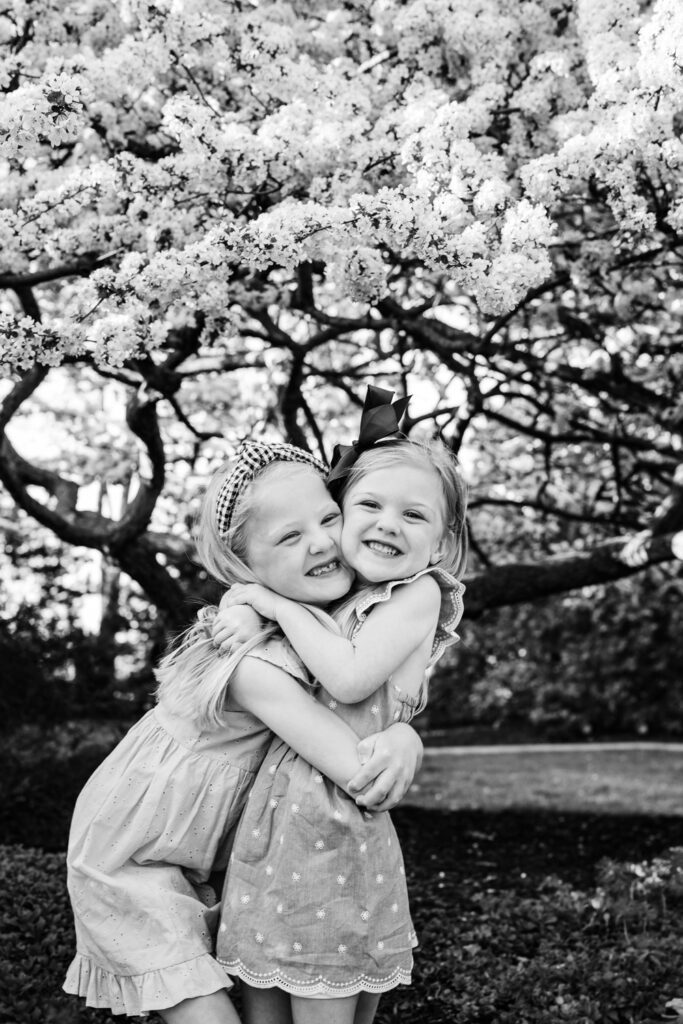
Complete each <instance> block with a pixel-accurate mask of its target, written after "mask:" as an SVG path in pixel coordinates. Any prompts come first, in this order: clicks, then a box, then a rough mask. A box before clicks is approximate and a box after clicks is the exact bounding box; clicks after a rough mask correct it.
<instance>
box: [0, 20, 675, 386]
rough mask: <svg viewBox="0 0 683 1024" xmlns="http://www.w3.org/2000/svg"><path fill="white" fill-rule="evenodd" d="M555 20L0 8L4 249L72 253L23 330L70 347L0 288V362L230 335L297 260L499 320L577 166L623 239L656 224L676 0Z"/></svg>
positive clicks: (119, 356) (551, 238)
mask: <svg viewBox="0 0 683 1024" xmlns="http://www.w3.org/2000/svg"><path fill="white" fill-rule="evenodd" d="M37 8H40V10H38V9H37ZM29 15H30V16H31V24H32V32H31V33H28V34H27V33H25V32H24V29H25V25H26V21H27V19H28V18H29ZM559 17H560V16H559V14H558V13H557V12H554V11H552V10H550V9H549V7H548V5H546V4H542V3H540V2H533V0H523V2H521V3H520V2H514V0H475V2H474V3H471V4H468V5H466V8H463V6H462V5H461V4H455V3H454V2H453V0H409V2H408V3H404V2H398V0H376V2H375V3H374V4H372V5H371V6H370V7H368V8H363V10H359V11H357V12H355V13H354V12H353V11H352V10H351V9H350V8H345V9H344V10H341V9H339V8H338V7H337V6H335V4H334V3H332V2H325V3H323V4H321V5H319V8H318V9H316V13H315V15H313V14H311V12H310V9H309V8H308V6H307V5H303V4H296V3H294V4H285V3H282V2H279V0H268V2H263V3H259V4H258V5H251V4H239V3H226V2H224V0H208V2H207V3H205V4H203V5H201V9H200V8H199V6H198V5H194V4H185V3H180V2H174V0H158V2H155V3H148V2H143V0H125V2H124V0H120V2H118V3H115V4H112V3H105V2H104V0H89V2H87V3H82V2H76V0H69V2H66V3H65V4H63V5H62V9H61V10H60V11H59V12H56V10H55V6H54V5H53V4H51V3H49V2H48V0H42V2H40V3H38V4H37V5H36V4H35V3H34V4H32V5H31V12H29V9H28V6H27V5H26V4H22V3H16V4H14V13H13V15H11V16H10V15H5V16H4V17H3V19H2V22H1V23H0V40H4V42H5V43H6V44H7V45H8V46H9V47H10V48H12V57H11V60H10V61H9V62H8V64H7V65H6V67H5V70H4V72H3V74H4V75H5V83H4V84H5V88H6V89H9V87H10V83H11V86H12V89H11V91H8V92H6V93H5V96H4V98H3V99H2V100H0V161H2V164H1V166H0V173H1V174H2V177H3V184H4V185H5V187H4V189H3V208H2V209H1V210H0V242H1V243H2V244H1V246H0V250H1V251H2V254H3V262H4V267H3V268H2V269H3V271H4V273H5V274H15V275H16V274H19V273H26V274H31V273H36V272H40V271H46V270H49V269H50V268H51V267H54V266H62V265H63V266H65V267H67V268H68V266H69V265H70V264H72V265H74V267H76V270H75V272H74V273H75V277H74V275H71V276H70V275H69V274H68V273H65V275H64V277H65V279H67V278H68V282H69V283H68V287H63V288H61V289H60V288H59V286H58V285H56V284H54V283H53V284H50V285H49V286H46V294H47V295H48V306H49V310H50V317H51V318H52V319H51V323H50V324H49V325H47V326H46V327H45V337H46V338H47V337H50V338H53V337H54V335H55V334H56V333H59V332H58V330H57V326H56V325H57V324H58V323H59V331H64V332H65V334H66V336H67V338H68V341H61V342H59V343H54V342H51V343H50V344H47V343H46V345H45V347H44V349H43V348H41V345H40V344H39V343H38V341H36V340H35V339H37V338H39V337H42V335H41V334H40V332H39V331H38V329H37V328H36V329H35V330H34V332H33V334H32V335H31V337H32V338H33V339H34V340H33V341H29V340H28V336H27V340H26V353H25V354H22V355H20V353H19V349H18V342H17V338H18V337H19V335H20V334H21V331H22V330H23V328H21V327H20V324H21V323H23V319H22V318H24V319H25V311H22V310H20V309H19V307H18V304H17V303H16V302H14V301H13V300H12V301H10V300H7V301H6V303H5V306H4V307H3V310H4V313H3V327H2V334H1V336H0V361H1V362H2V363H3V364H4V365H6V366H7V367H8V368H9V369H10V370H17V369H21V367H23V366H26V365H28V364H29V363H30V361H31V359H36V358H37V359H40V358H42V357H41V352H43V351H44V353H45V359H46V360H48V361H53V360H54V359H55V358H56V356H55V353H57V352H66V351H74V346H76V347H78V346H79V345H84V346H85V347H86V349H85V350H87V351H88V352H89V353H90V354H91V355H92V356H93V357H94V358H95V359H96V360H98V361H101V362H104V363H114V364H116V365H121V363H122V362H125V360H126V359H127V358H130V357H132V356H133V355H134V354H136V353H140V352H142V351H144V350H145V349H152V350H153V349H154V348H156V347H158V346H159V345H162V344H163V341H164V338H165V337H166V335H167V333H168V330H170V329H171V328H172V327H177V326H179V325H180V326H182V324H183V323H185V322H186V323H191V322H192V320H193V318H194V317H195V316H196V315H197V314H201V316H202V318H203V320H204V322H206V323H208V324H210V325H212V331H210V332H208V334H207V337H208V336H209V334H211V333H213V334H214V335H215V334H221V332H223V334H224V335H225V334H226V332H227V333H228V334H229V332H230V331H231V330H234V329H235V326H236V324H239V323H242V322H243V321H244V317H245V316H248V313H245V310H246V311H248V310H249V309H250V308H262V307H263V296H264V287H265V286H264V278H270V280H269V283H268V285H267V287H268V288H270V292H269V293H268V294H269V295H270V299H271V301H272V303H273V305H275V306H278V307H280V308H286V307H287V305H288V295H289V285H288V284H287V275H288V274H289V275H290V276H291V275H292V273H293V272H294V271H295V270H296V268H297V267H299V266H300V265H301V264H304V263H305V264H313V265H315V266H316V267H319V268H323V270H321V273H322V272H324V278H325V288H324V291H321V295H324V297H325V301H326V302H329V303H330V304H331V306H330V308H332V307H333V308H334V309H336V310H340V309H343V307H344V303H348V302H350V303H353V304H357V303H360V304H363V305H366V306H367V305H369V304H372V303H374V302H375V301H376V300H378V299H380V298H381V297H382V296H383V295H385V294H386V293H387V292H388V291H390V290H391V287H392V285H391V281H392V280H393V279H394V277H395V274H396V268H397V267H400V266H403V265H406V266H413V267H414V266H419V267H420V268H421V269H422V272H423V274H424V275H425V276H426V278H427V279H429V280H431V281H432V282H433V287H434V288H435V289H437V290H438V289H444V288H448V289H450V292H451V293H452V292H453V290H454V289H455V290H456V291H457V290H460V291H461V292H462V293H463V294H466V295H468V296H469V297H470V298H471V299H472V300H473V302H474V303H476V305H477V306H478V307H479V310H480V311H481V313H482V314H483V315H484V316H492V315H499V314H501V313H505V312H507V311H509V310H511V309H513V308H515V307H516V305H517V304H518V303H519V302H520V301H521V300H522V299H523V297H524V296H525V295H526V294H527V293H528V292H529V290H530V289H535V288H538V287H539V286H540V285H542V284H543V282H544V281H546V280H548V279H549V277H550V276H551V274H552V271H553V260H552V255H551V254H552V247H553V246H554V245H560V244H561V243H562V235H561V232H560V231H559V230H558V225H559V224H560V221H561V215H563V213H564V211H565V210H566V203H567V202H569V201H572V200H573V199H574V198H575V197H580V196H582V195H585V192H586V189H587V184H588V183H589V182H590V183H597V185H598V186H599V188H600V189H602V190H603V191H604V194H605V196H606V201H607V203H608V205H609V207H610V209H611V212H612V215H613V218H614V221H615V224H616V225H617V228H618V232H619V234H620V235H621V236H623V237H624V238H626V239H628V242H629V244H631V245H632V244H633V241H634V239H638V238H643V237H645V236H646V235H647V234H648V232H651V231H652V230H653V228H654V226H655V214H654V213H653V210H652V207H651V203H650V200H649V196H648V192H647V189H646V188H645V187H644V186H643V175H644V173H645V174H647V175H648V176H649V177H651V178H654V177H657V178H658V179H659V180H663V181H664V182H665V183H666V185H667V187H668V188H669V190H670V204H669V207H670V208H669V213H668V217H669V220H668V223H669V225H670V227H671V228H672V229H674V230H678V228H679V226H680V223H681V220H683V215H682V214H681V209H682V208H683V207H682V204H683V196H680V195H678V192H679V191H680V173H679V172H680V164H681V160H682V159H683V151H682V149H681V145H680V142H679V141H678V139H677V134H676V131H675V129H674V119H675V117H676V114H677V113H678V112H679V111H680V105H681V101H682V100H683V76H682V74H681V59H680V58H681V53H682V52H683V50H682V48H683V14H682V13H681V8H680V4H678V3H677V2H676V0H656V2H655V3H653V4H652V5H651V6H650V7H649V8H648V9H647V10H646V11H644V12H643V11H641V5H639V4H638V3H637V2H636V0H580V2H579V3H578V4H577V5H576V11H575V13H574V14H570V13H569V12H567V14H566V24H565V23H564V21H563V24H562V26H561V27H558V18H559ZM562 18H563V19H564V18H565V16H564V15H562ZM65 26H68V31H67V30H66V29H65ZM88 259H91V262H92V268H91V269H92V271H93V273H92V274H91V276H90V279H89V278H88V274H87V273H84V272H83V268H82V264H83V262H84V261H85V262H86V263H87V261H88ZM577 259H578V260H579V261H580V259H581V254H580V253H579V254H578V256H577ZM98 261H99V262H98ZM105 264H106V267H105V266H104V265H105ZM105 271H106V272H105ZM282 271H284V272H285V273H284V274H283V275H281V276H280V277H279V278H277V281H281V282H283V284H282V286H280V285H278V284H277V282H276V279H275V278H273V277H272V275H273V274H274V273H275V274H278V273H280V272H282ZM249 281H252V282H253V283H254V292H253V295H252V296H251V298H250V295H249V294H248V286H247V284H245V282H249ZM236 306H239V307H240V309H241V313H239V312H235V307H236ZM354 308H355V307H354ZM10 327H11V330H10ZM17 332H19V333H17ZM21 336H22V337H23V335H21Z"/></svg>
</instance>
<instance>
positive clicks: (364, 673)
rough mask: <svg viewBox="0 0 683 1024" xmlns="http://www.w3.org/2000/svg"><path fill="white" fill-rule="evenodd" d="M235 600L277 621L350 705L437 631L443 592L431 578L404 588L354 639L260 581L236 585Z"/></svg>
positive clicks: (374, 612) (314, 672)
mask: <svg viewBox="0 0 683 1024" xmlns="http://www.w3.org/2000/svg"><path fill="white" fill-rule="evenodd" d="M229 604H250V605H251V606H252V608H254V609H255V610H256V611H257V612H258V613H259V614H260V615H263V616H265V618H267V619H274V620H275V621H276V622H277V623H278V625H279V626H280V629H281V630H282V632H283V633H284V634H285V636H286V637H287V639H288V640H289V642H290V643H291V645H292V647H293V648H294V650H295V651H296V653H297V654H298V655H299V657H300V658H301V660H302V661H303V663H304V664H305V665H306V668H307V669H308V670H309V672H310V673H311V674H312V675H313V676H315V678H316V679H318V680H319V681H320V682H321V683H322V684H323V686H324V687H325V689H326V690H328V691H329V692H330V693H331V694H332V696H333V697H336V698H337V700H341V701H344V702H345V703H347V704H353V703H355V702H356V701H360V700H363V698H365V697H367V696H369V694H371V693H373V692H374V691H375V690H376V689H377V687H378V686H381V684H382V683H383V682H385V681H386V680H387V679H388V678H389V676H390V675H391V674H392V672H395V671H396V669H397V668H399V666H400V665H402V664H403V663H404V662H405V661H406V659H407V658H408V657H409V656H410V655H411V654H412V653H413V651H415V650H416V649H417V648H418V647H419V646H420V644H421V643H422V642H423V641H424V640H425V639H426V638H427V637H429V636H430V635H432V634H433V633H434V630H435V628H436V625H437V622H438V618H439V609H440V607H441V592H440V590H439V585H438V583H437V582H436V580H434V579H433V578H432V577H431V576H420V578H419V579H417V580H415V581H414V582H413V583H407V584H405V586H402V587H399V588H398V589H397V590H396V591H395V592H394V593H393V594H392V595H391V597H390V599H389V600H388V601H385V602H383V603H381V604H378V605H376V606H375V607H374V608H373V609H372V613H371V614H370V615H369V616H368V619H367V622H366V623H364V625H363V628H362V629H361V630H360V632H359V633H358V636H357V638H356V639H355V640H354V641H353V643H352V642H351V641H350V640H348V639H347V638H346V637H343V636H338V635H336V634H334V633H331V632H330V630H329V629H327V628H326V627H325V626H324V625H323V624H322V623H321V622H319V621H318V620H317V619H316V618H315V617H314V616H313V615H312V614H311V612H309V611H307V609H306V608H304V607H302V606H301V605H299V604H297V603H296V602H295V601H290V600H288V599H287V598H285V597H281V596H280V595H279V594H276V593H274V592H273V591H271V590H268V589H266V587H262V586H260V585H258V584H245V585H242V586H234V587H231V588H230V591H229V593H228V595H227V597H226V598H225V599H224V606H225V605H229Z"/></svg>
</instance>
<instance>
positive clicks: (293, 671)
mask: <svg viewBox="0 0 683 1024" xmlns="http://www.w3.org/2000/svg"><path fill="white" fill-rule="evenodd" d="M245 657H246V658H255V659H256V660H257V661H265V662H267V663H268V664H269V665H274V666H275V668H279V669H282V671H283V672H286V673H287V675H289V676H292V677H293V678H294V679H296V680H297V681H298V682H300V683H303V685H304V686H305V687H307V688H310V687H311V685H312V684H311V677H310V675H309V672H308V669H307V668H306V666H305V665H304V663H303V661H302V660H301V658H300V657H299V656H298V654H297V653H296V651H295V650H294V648H293V647H292V645H291V644H290V642H289V640H287V638H286V637H284V636H281V635H280V634H276V635H275V636H271V637H269V638H268V639H267V640H263V641H262V642H261V643H260V644H258V645H257V646H256V647H252V649H251V650H250V651H249V652H248V654H246V655H245ZM238 668H239V666H238Z"/></svg>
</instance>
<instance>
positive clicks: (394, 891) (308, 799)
mask: <svg viewBox="0 0 683 1024" xmlns="http://www.w3.org/2000/svg"><path fill="white" fill-rule="evenodd" d="M375 390H376V389H375ZM384 394H386V393H384ZM370 399H371V404H370V405H368V403H366V409H365V413H366V415H365V417H364V419H365V423H363V422H362V423H361V432H360V438H359V441H357V442H356V443H355V444H354V445H352V446H351V447H349V448H344V449H342V450H340V451H338V452H337V453H336V465H335V467H334V469H333V471H332V474H331V475H330V478H329V480H328V484H331V485H332V488H333V489H334V492H335V496H336V495H337V494H338V496H339V500H340V503H341V507H342V511H343V526H342V533H341V551H342V555H343V558H344V560H345V562H346V564H347V565H349V566H350V567H351V568H352V569H353V570H354V572H355V574H356V582H357V584H358V585H359V586H358V587H357V589H356V590H355V592H354V593H353V595H352V596H351V597H350V598H348V599H346V600H345V601H344V602H343V603H341V604H338V605H337V607H336V611H335V613H334V617H335V619H336V622H337V624H338V626H337V628H336V630H335V633H334V634H333V633H331V632H330V630H329V626H326V625H325V624H324V623H322V622H321V621H320V620H319V618H317V617H316V616H314V615H312V614H311V611H310V610H309V609H307V608H305V607H304V606H302V605H301V604H297V603H296V602H293V601H291V600H288V599H287V598H283V597H282V596H281V595H280V594H276V593H274V592H273V591H268V590H267V589H265V588H264V587H263V586H261V585H246V586H244V585H243V586H235V587H233V588H231V590H230V591H229V593H228V595H227V598H224V603H225V604H227V605H228V606H232V605H239V604H240V603H247V604H250V605H251V606H252V607H253V608H254V609H255V610H256V611H257V612H258V613H259V614H260V615H262V616H264V617H265V618H266V619H268V620H272V621H273V622H276V623H277V625H278V626H279V628H280V629H281V630H282V632H283V633H284V634H285V636H286V637H287V639H288V640H289V642H290V643H291V645H292V647H293V648H294V650H295V652H296V653H297V654H298V656H299V657H300V658H301V659H302V661H303V662H304V664H305V665H306V667H307V668H308V669H309V671H310V673H311V675H312V676H313V677H314V678H315V679H316V680H317V681H318V683H319V684H320V685H319V689H318V691H317V694H316V697H317V699H318V700H319V701H320V702H321V703H323V704H327V705H328V706H329V708H330V709H332V710H334V713H335V714H337V715H338V716H339V717H340V718H341V719H343V720H344V721H345V722H347V723H348V724H349V725H350V726H351V728H352V729H353V730H354V732H356V733H358V734H359V735H361V736H363V735H365V734H366V733H374V732H375V731H376V730H377V729H378V728H382V727H385V726H386V725H388V724H389V723H391V722H396V721H404V722H407V721H409V720H410V719H411V718H412V717H413V715H414V714H416V713H417V712H418V711H420V710H421V709H422V708H423V707H424V705H425V702H426V698H427V674H428V672H429V669H430V668H431V667H432V666H433V665H434V664H435V662H436V660H437V659H438V658H439V657H440V655H441V654H442V653H443V651H444V649H445V647H446V646H447V645H448V644H451V643H453V642H454V641H455V640H456V639H457V636H456V634H455V626H456V625H457V623H458V621H459V619H460V616H461V614H462V599H461V598H462V592H463V590H464V587H463V586H462V584H460V583H459V582H458V580H457V579H456V576H458V575H460V573H461V572H462V571H463V568H464V561H465V534H464V525H465V502H466V497H465V488H464V485H463V483H462V481H461V479H460V476H459V473H458V469H457V466H456V462H455V459H454V457H453V455H452V453H450V452H449V451H448V449H447V448H446V447H445V445H443V444H442V443H441V442H431V443H428V444H418V443H414V442H411V441H409V440H407V439H402V440H391V441H385V440H384V437H385V435H386V433H388V431H385V430H384V429H383V428H382V426H381V423H379V422H378V421H379V420H380V419H386V416H387V415H388V409H387V406H386V404H385V406H384V409H383V411H382V412H381V416H380V414H379V412H377V411H376V410H377V409H378V406H377V405H376V404H375V403H376V399H377V394H376V393H375V394H372V393H371V395H370ZM400 408H401V409H402V406H400ZM368 421H370V425H371V426H372V427H373V429H372V430H371V431H368V430H367V429H365V428H366V427H367V424H368ZM375 428H376V429H375ZM368 434H370V436H368ZM224 614H225V613H221V615H220V616H219V619H220V622H218V623H217V626H216V629H215V639H216V641H217V642H219V643H222V642H224V641H225V640H226V639H227V640H228V641H229V640H230V636H231V628H230V626H229V624H228V625H225V618H224ZM334 781H335V780H334V778H333V776H332V775H330V774H329V773H328V778H327V779H325V778H323V776H322V775H321V773H320V772H319V771H318V769H317V768H316V767H315V766H314V765H311V764H309V763H307V761H306V760H305V759H304V758H303V757H301V756H300V755H299V754H297V753H296V752H295V751H293V750H292V749H290V748H288V747H287V744H286V742H285V741H284V739H278V738H277V737H276V738H275V739H274V740H273V742H272V744H271V749H270V750H269V752H268V754H267V755H266V758H265V760H264V762H263V765H262V767H261V769H260V771H259V774H258V776H257V779H256V782H255V784H254V787H253V789H252V791H251V795H250V798H249V803H248V805H247V807H246V809H245V812H244V815H243V817H242V820H241V822H240V825H239V828H238V830H237V834H236V837H235V842H234V846H233V851H232V855H231V858H230V864H229V867H228V873H227V877H226V884H225V889H224V895H223V915H224V923H223V924H222V925H221V927H220V929H219V933H218V940H217V947H216V952H217V958H218V960H219V962H220V963H222V964H223V965H224V966H225V967H226V970H228V971H229V972H230V973H231V974H233V975H236V976H238V977H240V978H241V979H242V981H243V983H246V985H245V987H246V995H245V999H246V1003H245V1005H246V1006H248V1007H249V1016H248V1018H247V1019H248V1021H249V1024H252V1022H253V1024H256V1022H264V1021H276V1020H277V1021H284V1020H287V1019H288V1017H287V1016H286V1015H285V1014H286V1011H287V1009H288V1008H289V1010H290V1012H291V1014H292V1018H291V1019H292V1020H293V1022H294V1024H317V1022H320V1021H325V1024H370V1022H371V1021H372V1020H373V1018H374V1015H375V1012H376V1009H377V1006H378V1003H379V997H380V994H381V993H382V992H385V991H387V990H389V989H391V988H394V987H395V986H396V985H399V984H406V983H408V982H409V981H410V976H411V969H412V949H413V947H414V946H415V945H416V944H417V941H416V937H415V932H414V930H413V925H412V922H411V919H410V912H409V907H408V898H407V890H406V884H405V872H404V867H403V860H402V857H401V851H400V848H399V843H398V838H397V836H396V833H395V831H394V828H393V825H392V823H391V820H390V818H389V815H388V814H386V813H382V812H380V813H372V814H371V813H368V812H367V811H364V810H363V809H362V808H359V807H358V806H357V805H356V804H355V803H354V802H353V801H352V800H350V799H349V798H348V796H347V795H346V793H344V792H343V791H342V790H341V789H339V788H338V787H337V786H336V785H335V784H334ZM287 1004H289V1006H288V1005H287Z"/></svg>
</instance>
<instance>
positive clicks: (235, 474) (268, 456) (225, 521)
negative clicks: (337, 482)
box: [216, 441, 327, 539]
mask: <svg viewBox="0 0 683 1024" xmlns="http://www.w3.org/2000/svg"><path fill="white" fill-rule="evenodd" d="M236 460H237V461H236V464H235V468H234V469H233V471H232V473H231V474H230V476H229V477H228V478H227V479H226V480H225V481H224V482H223V484H222V485H221V488H220V490H219V492H218V495H217V496H216V526H217V528H218V535H219V536H220V537H221V538H222V539H225V537H226V536H227V534H228V532H229V530H230V526H231V524H232V517H233V515H234V512H235V507H236V505H237V502H238V501H239V499H240V498H241V497H242V495H243V494H244V492H245V490H246V489H247V487H248V486H249V484H250V483H251V482H252V480H253V479H254V477H255V476H256V474H257V473H258V472H259V471H260V470H262V469H264V468H265V467H266V466H270V464H271V463H273V462H301V463H303V464H304V465H305V466H312V467H313V468H314V469H316V470H317V471H318V472H319V473H320V474H321V475H323V476H324V475H325V473H326V472H327V468H326V467H325V466H324V465H323V463H322V462H320V460H319V459H316V458H315V457H314V456H313V455H310V454H309V453H308V452H305V451H304V450H303V448H295V446H294V445H293V444H282V443H279V442H277V441H276V442H274V443H273V444H265V443H263V442H262V441H243V442H242V444H241V445H240V447H239V449H238V451H237V456H236Z"/></svg>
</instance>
